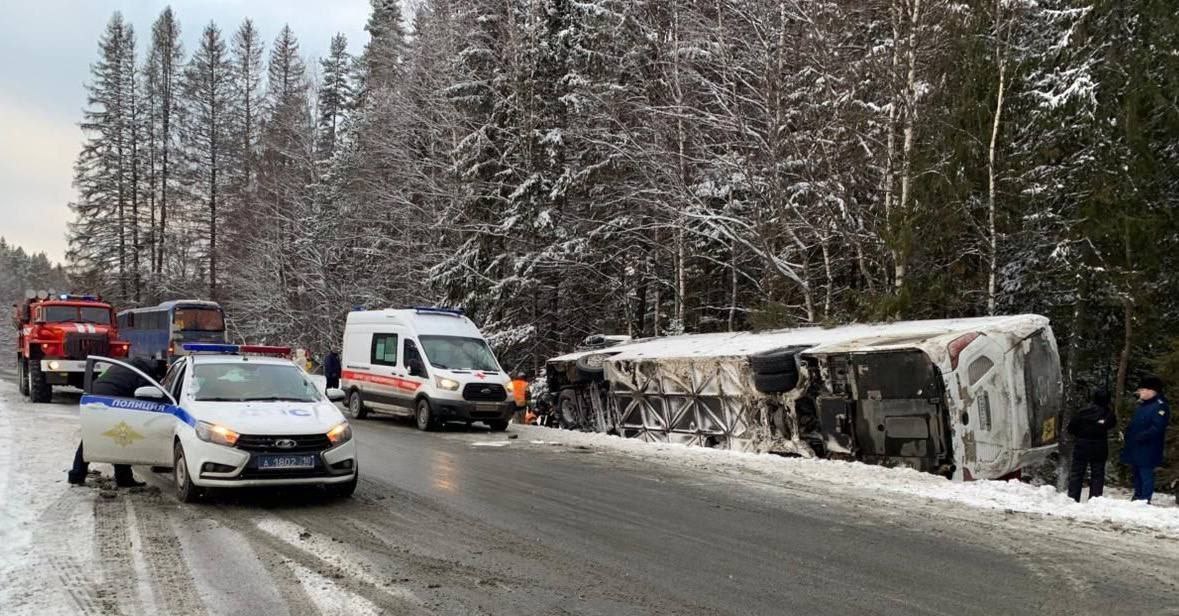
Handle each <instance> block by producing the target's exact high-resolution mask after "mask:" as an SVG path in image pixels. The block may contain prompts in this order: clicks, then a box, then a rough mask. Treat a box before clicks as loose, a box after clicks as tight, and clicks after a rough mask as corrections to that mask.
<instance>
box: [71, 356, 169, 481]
mask: <svg viewBox="0 0 1179 616" xmlns="http://www.w3.org/2000/svg"><path fill="white" fill-rule="evenodd" d="M127 363H129V364H130V365H132V366H134V367H136V368H138V369H139V370H140V371H142V372H143V373H144V374H151V372H152V369H153V368H154V366H153V365H152V364H151V363H150V362H148V361H147V360H145V359H143V358H140V357H136V358H134V359H132V360H131V361H129V362H127ZM145 385H151V383H150V382H148V381H146V380H144V378H143V377H142V376H139V374H137V373H135V372H134V371H132V370H128V369H126V368H124V367H123V366H120V365H118V364H111V366H110V368H108V369H107V370H106V372H103V373H102V376H100V377H98V378H97V379H96V380H95V381H94V382H93V383H91V384H90V392H89V393H91V394H93V395H95V396H112V397H116V398H133V397H135V390H136V389H139V388H140V387H143V386H145ZM82 445H83V444H82V443H78V450H77V451H76V452H74V466H73V468H71V469H70V471H69V474H68V475H67V478H68V480H69V482H70V483H72V484H74V485H82V484H84V483H86V474H87V473H88V472H89V471H90V465H89V464H88V463H87V462H86V459H85V458H84V457H83V456H82ZM114 467H115V485H116V486H118V487H120V488H134V487H138V486H142V485H146V484H144V483H143V482H140V481H136V480H135V474H134V473H132V472H131V467H130V466H129V465H127V464H115V465H114Z"/></svg>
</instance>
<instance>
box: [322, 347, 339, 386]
mask: <svg viewBox="0 0 1179 616" xmlns="http://www.w3.org/2000/svg"><path fill="white" fill-rule="evenodd" d="M323 377H324V379H326V380H327V388H328V389H339V387H340V354H339V353H337V352H335V351H328V354H327V355H324V356H323Z"/></svg>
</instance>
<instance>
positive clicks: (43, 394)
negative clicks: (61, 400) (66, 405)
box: [25, 359, 53, 403]
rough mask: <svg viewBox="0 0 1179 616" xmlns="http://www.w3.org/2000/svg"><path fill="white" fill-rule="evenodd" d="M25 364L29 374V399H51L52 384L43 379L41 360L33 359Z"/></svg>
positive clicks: (47, 400) (38, 400)
mask: <svg viewBox="0 0 1179 616" xmlns="http://www.w3.org/2000/svg"><path fill="white" fill-rule="evenodd" d="M25 366H26V372H28V375H29V378H28V381H29V399H30V400H32V401H33V402H39V403H44V402H49V401H50V400H52V399H53V386H52V385H50V384H49V383H48V382H47V381H46V380H45V373H43V372H41V362H39V361H37V360H35V359H34V360H31V361H29V362H27V363H26V364H25Z"/></svg>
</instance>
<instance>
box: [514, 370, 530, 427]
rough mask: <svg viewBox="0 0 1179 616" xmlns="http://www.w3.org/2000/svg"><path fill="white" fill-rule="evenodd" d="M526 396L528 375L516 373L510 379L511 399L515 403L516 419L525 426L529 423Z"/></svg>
mask: <svg viewBox="0 0 1179 616" xmlns="http://www.w3.org/2000/svg"><path fill="white" fill-rule="evenodd" d="M528 394H529V392H528V375H526V374H524V373H523V372H517V373H516V376H515V378H513V379H512V398H513V399H514V400H515V402H516V412H517V417H519V418H520V420H521V421H522V422H523V423H525V424H527V423H529V421H528V420H529V418H528Z"/></svg>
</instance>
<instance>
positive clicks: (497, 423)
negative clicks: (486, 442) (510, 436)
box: [487, 419, 508, 432]
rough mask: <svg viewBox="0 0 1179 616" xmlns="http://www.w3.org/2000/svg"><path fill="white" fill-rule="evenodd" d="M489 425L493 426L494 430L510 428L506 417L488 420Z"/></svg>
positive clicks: (500, 430)
mask: <svg viewBox="0 0 1179 616" xmlns="http://www.w3.org/2000/svg"><path fill="white" fill-rule="evenodd" d="M487 427H488V428H491V431H492V432H503V431H504V430H507V429H508V421H507V420H506V419H496V420H493V421H489V422H487Z"/></svg>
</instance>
